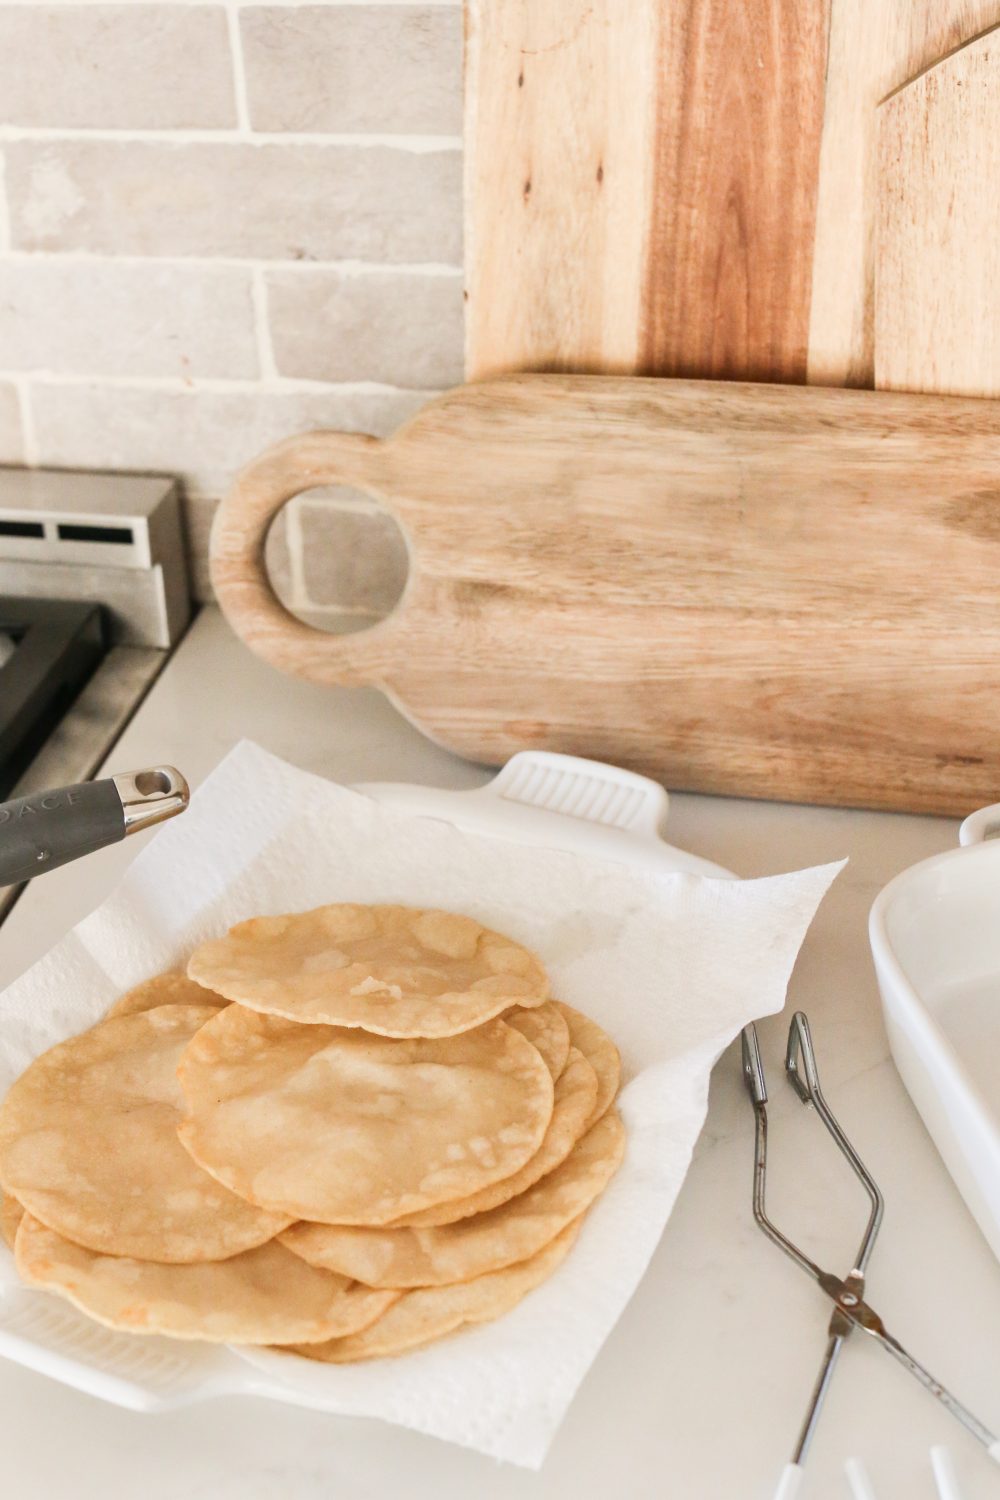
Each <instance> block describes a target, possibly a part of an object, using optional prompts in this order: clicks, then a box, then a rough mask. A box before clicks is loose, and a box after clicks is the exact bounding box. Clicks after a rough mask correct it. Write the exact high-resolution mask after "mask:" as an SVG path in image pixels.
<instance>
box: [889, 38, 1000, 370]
mask: <svg viewBox="0 0 1000 1500" xmlns="http://www.w3.org/2000/svg"><path fill="white" fill-rule="evenodd" d="M998 184H1000V30H993V31H991V32H988V33H987V34H986V35H985V36H981V37H979V38H978V39H977V40H976V41H973V42H969V43H968V45H967V46H965V47H963V48H961V49H960V50H959V51H958V52H954V53H952V55H951V56H950V57H948V58H947V59H945V60H944V61H943V62H940V63H938V64H937V66H936V67H934V68H931V69H930V70H929V71H928V72H926V73H924V74H922V75H921V76H920V77H919V78H916V79H915V80H914V81H913V82H912V83H909V84H907V85H906V86H905V87H904V88H902V89H900V90H899V92H898V93H896V94H894V95H893V96H892V97H891V98H889V99H887V100H886V101H885V103H884V104H882V105H881V106H880V108H879V157H878V222H877V232H876V252H875V383H876V385H877V386H879V388H880V389H885V390H904V391H940V392H944V393H951V394H957V395H966V396H997V395H1000V313H998V302H997V297H998V289H1000V197H998V192H997V188H998Z"/></svg>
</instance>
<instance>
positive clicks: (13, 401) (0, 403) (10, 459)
mask: <svg viewBox="0 0 1000 1500" xmlns="http://www.w3.org/2000/svg"><path fill="white" fill-rule="evenodd" d="M23 462H24V443H23V439H22V435H21V408H20V403H19V401H18V399H17V391H16V390H15V389H14V387H13V386H12V385H8V384H7V383H6V382H5V381H0V464H20V463H23Z"/></svg>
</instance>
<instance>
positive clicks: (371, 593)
mask: <svg viewBox="0 0 1000 1500" xmlns="http://www.w3.org/2000/svg"><path fill="white" fill-rule="evenodd" d="M461 51H462V5H461V4H460V3H459V0H450V3H448V0H446V3H435V0H351V3H339V0H337V3H329V0H318V3H317V0H270V3H268V0H236V3H234V0H226V3H224V4H223V3H213V0H184V3H176V0H149V3H147V0H132V3H129V0H119V3H118V4H109V3H105V0H86V3H82V0H77V3H73V0H65V3H58V0H30V3H18V4H15V3H12V0H0V463H8V464H22V463H30V464H41V465H48V466H51V467H55V468H58V467H80V468H93V469H121V470H135V471H139V472H142V471H151V472H160V473H162V472H167V473H171V474H176V475H177V476H178V477H179V478H180V480H181V481H182V490H183V504H184V516H185V526H186V535H187V543H188V547H189V551H190V560H191V571H192V581H193V585H194V590H195V594H196V597H197V598H200V599H206V598H209V597H210V596H211V585H210V580H209V576H208V545H209V541H208V539H209V531H210V527H211V519H212V515H213V513H214V511H215V507H216V505H217V504H218V500H219V497H220V496H221V495H223V494H224V493H225V492H226V490H227V488H228V487H229V485H230V484H231V482H232V479H233V477H234V475H235V473H236V471H237V470H238V469H239V468H240V467H241V466H242V465H243V464H244V463H246V462H247V461H248V460H250V459H251V458H253V457H254V456H256V455H257V454H259V453H260V452H261V451H262V450H263V449H264V448H265V447H267V446H268V445H269V444H271V443H273V442H276V441H277V440H279V439H281V438H284V437H287V436H289V435H290V434H293V433H295V432H302V431H307V430H310V429H314V428H317V427H328V428H338V427H340V428H344V429H348V430H357V431H368V432H372V433H375V434H386V433H389V432H391V431H392V430H393V429H394V428H395V427H396V426H398V425H399V424H400V423H401V422H402V421H403V420H405V419H406V418H408V417H410V416H412V415H413V413H414V412H416V411H417V410H419V408H420V407H421V406H422V405H423V403H424V402H425V401H426V400H427V399H428V397H429V395H430V393H431V392H433V391H435V390H438V389H440V388H443V387H446V386H450V385H453V384H455V383H456V382H458V381H459V380H460V379H461V378H462V344H463V338H462V308H463V295H462V276H461V260H462V180H461V177H462V159H461V151H460V150H459V149H458V137H459V133H460V131H461V114H462V97H461V95H462V77H461V73H462V59H461ZM2 555H3V539H2V538H0V557H2ZM268 564H269V566H270V567H271V568H272V569H273V572H274V577H275V581H276V585H277V587H278V588H279V590H280V592H281V596H282V597H283V598H284V599H285V601H286V603H288V604H289V606H290V607H291V608H293V609H294V610H295V612H296V613H298V614H299V615H300V616H301V617H302V618H305V619H307V620H310V621H311V622H313V623H315V624H318V625H320V626H321V627H323V628H329V629H333V630H341V629H345V628H351V627H352V626H356V625H358V624H362V625H364V624H367V623H370V622H371V621H372V620H374V619H375V618H377V617H378V616H379V615H381V614H383V613H385V612H386V611H387V610H388V609H389V608H391V606H392V604H393V602H394V600H395V597H396V595H397V594H398V591H399V589H400V588H401V587H402V585H403V581H404V579H405V573H406V565H407V562H406V548H405V543H404V541H403V539H402V536H401V534H400V533H399V532H398V530H397V529H396V528H395V527H394V525H393V523H392V522H391V521H390V520H389V519H388V517H387V515H386V514H385V513H384V512H382V511H380V510H379V508H378V506H377V505H376V504H375V503H374V502H371V501H370V500H369V501H365V500H364V499H361V500H359V499H358V497H357V496H355V497H353V498H351V497H346V498H345V495H344V493H343V492H337V493H336V494H335V495H334V496H333V498H330V497H326V498H318V492H310V494H309V495H308V496H307V497H304V498H302V499H299V500H295V501H293V502H292V504H291V505H289V506H288V507H286V509H285V511H284V512H283V513H282V515H281V516H280V517H279V519H278V521H277V522H276V524H275V525H274V527H273V528H272V535H271V537H270V539H269V546H268Z"/></svg>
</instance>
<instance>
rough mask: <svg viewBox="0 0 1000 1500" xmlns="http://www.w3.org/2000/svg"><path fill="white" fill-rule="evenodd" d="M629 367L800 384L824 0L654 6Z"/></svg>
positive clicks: (699, 0)
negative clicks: (650, 106) (643, 217)
mask: <svg viewBox="0 0 1000 1500" xmlns="http://www.w3.org/2000/svg"><path fill="white" fill-rule="evenodd" d="M660 23H661V24H660V35H659V53H658V64H659V65H658V76H657V80H656V90H657V106H656V118H655V123H654V133H653V142H654V149H655V152H656V157H655V168H654V181H653V210H652V220H651V224H650V231H649V237H648V242H647V247H646V267H645V289H646V295H645V309H644V320H643V322H644V326H643V339H642V358H641V367H642V369H643V370H645V371H647V372H648V373H650V374H663V375H700V376H706V377H712V378H723V379H732V380H783V381H796V380H804V379H805V375H806V349H807V338H808V329H809V297H810V284H811V277H812V250H813V231H814V221H815V205H816V184H817V174H818V167H819V147H820V136H821V130H822V120H823V77H824V72H825V67H826V44H827V27H828V4H827V0H810V3H808V4H805V5H804V4H802V3H800V0H740V3H738V4H734V3H733V0H689V3H685V4H681V3H667V4H664V5H662V6H661V7H660Z"/></svg>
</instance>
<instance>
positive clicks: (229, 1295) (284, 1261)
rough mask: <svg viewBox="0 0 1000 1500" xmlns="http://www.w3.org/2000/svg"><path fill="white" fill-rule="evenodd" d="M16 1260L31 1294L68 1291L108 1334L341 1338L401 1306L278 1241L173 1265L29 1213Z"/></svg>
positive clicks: (241, 1340)
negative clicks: (89, 1242)
mask: <svg viewBox="0 0 1000 1500" xmlns="http://www.w3.org/2000/svg"><path fill="white" fill-rule="evenodd" d="M14 1255H15V1259H16V1262H17V1268H18V1270H19V1271H20V1273H21V1276H22V1278H23V1279H24V1280H25V1281H26V1282H27V1283H28V1284H29V1285H30V1286H40V1287H46V1288H47V1289H48V1290H49V1291H52V1292H56V1293H58V1294H59V1296H61V1297H65V1298H66V1299H67V1300H68V1301H70V1302H72V1303H73V1304H74V1305H75V1306H76V1307H79V1308H80V1309H81V1310H82V1311H83V1312H85V1313H87V1314H88V1315H89V1316H90V1317H92V1318H94V1319H96V1321H97V1322H98V1323H104V1324H105V1325H106V1326H107V1327H108V1328H122V1329H126V1330H127V1331H128V1332H130V1333H160V1334H166V1335H167V1336H168V1337H169V1338H183V1339H203V1340H208V1341H209V1342H211V1343H220V1344H272V1343H275V1342H278V1343H288V1342H293V1341H294V1342H296V1343H310V1342H320V1341H322V1340H325V1339H330V1338H339V1337H343V1336H345V1335H348V1334H354V1333H357V1332H358V1331H360V1330H361V1329H363V1328H366V1327H367V1326H368V1325H369V1324H370V1323H373V1322H374V1321H375V1319H376V1318H378V1317H380V1316H381V1315H382V1314H383V1313H384V1312H385V1311H386V1309H387V1308H388V1307H389V1306H391V1304H392V1303H393V1302H394V1301H395V1300H396V1296H395V1294H394V1293H392V1292H377V1291H373V1290H372V1289H371V1287H367V1286H359V1285H358V1284H357V1282H352V1281H348V1280H347V1278H346V1277H343V1276H335V1275H333V1274H332V1273H331V1272H329V1271H318V1270H316V1268H315V1267H313V1266H307V1265H306V1263H305V1261H303V1260H299V1259H298V1258H297V1257H296V1256H294V1255H291V1254H290V1253H289V1252H288V1251H287V1250H285V1249H283V1248H282V1246H281V1245H279V1244H278V1243H277V1241H276V1240H272V1241H271V1242H270V1243H269V1244H266V1245H260V1246H258V1247H257V1249H255V1250H246V1251H244V1252H243V1254H242V1255H234V1256H233V1257H232V1258H231V1259H229V1260H217V1261H206V1262H204V1263H202V1264H199V1265H163V1264H160V1263H157V1262H155V1261H147V1260H134V1259H132V1258H131V1257H129V1256H119V1255H100V1254H98V1253H96V1252H95V1251H93V1250H86V1249H84V1247H83V1246H82V1245H74V1244H73V1243H72V1241H70V1240H67V1239H64V1238H63V1236H62V1235H60V1234H57V1233H56V1232H55V1230H53V1229H46V1228H45V1226H44V1225H43V1224H40V1223H39V1222H38V1220H37V1219H34V1218H32V1216H31V1214H25V1216H24V1219H23V1220H22V1223H21V1227H20V1229H19V1230H18V1233H17V1242H16V1247H15V1251H14ZM304 1273H309V1274H304Z"/></svg>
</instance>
